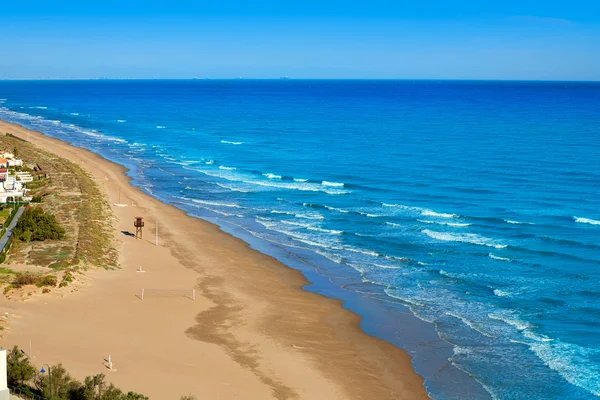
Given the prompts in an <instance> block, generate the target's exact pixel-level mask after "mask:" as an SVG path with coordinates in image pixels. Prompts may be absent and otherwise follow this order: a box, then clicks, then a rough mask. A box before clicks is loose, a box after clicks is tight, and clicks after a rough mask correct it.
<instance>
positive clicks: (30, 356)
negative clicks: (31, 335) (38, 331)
mask: <svg viewBox="0 0 600 400" xmlns="http://www.w3.org/2000/svg"><path fill="white" fill-rule="evenodd" d="M29 358H31V359H33V356H32V355H31V340H30V341H29Z"/></svg>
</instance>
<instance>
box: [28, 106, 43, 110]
mask: <svg viewBox="0 0 600 400" xmlns="http://www.w3.org/2000/svg"><path fill="white" fill-rule="evenodd" d="M27 108H30V109H34V110H47V109H48V107H46V106H33V107H27Z"/></svg>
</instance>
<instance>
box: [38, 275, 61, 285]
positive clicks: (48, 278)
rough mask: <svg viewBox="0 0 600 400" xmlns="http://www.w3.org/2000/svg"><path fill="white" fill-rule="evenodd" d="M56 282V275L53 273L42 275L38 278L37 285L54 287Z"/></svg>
mask: <svg viewBox="0 0 600 400" xmlns="http://www.w3.org/2000/svg"><path fill="white" fill-rule="evenodd" d="M56 283H57V279H56V276H54V275H44V276H41V277H40V278H39V279H38V282H37V285H38V286H39V287H42V286H52V287H55V286H56Z"/></svg>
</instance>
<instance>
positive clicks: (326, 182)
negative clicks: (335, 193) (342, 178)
mask: <svg viewBox="0 0 600 400" xmlns="http://www.w3.org/2000/svg"><path fill="white" fill-rule="evenodd" d="M321 185H323V186H332V187H344V184H343V183H340V182H328V181H323V182H321Z"/></svg>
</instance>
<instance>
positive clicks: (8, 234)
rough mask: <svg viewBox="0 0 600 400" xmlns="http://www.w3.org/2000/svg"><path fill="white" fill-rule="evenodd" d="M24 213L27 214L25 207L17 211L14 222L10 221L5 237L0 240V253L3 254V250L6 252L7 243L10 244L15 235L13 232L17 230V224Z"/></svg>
mask: <svg viewBox="0 0 600 400" xmlns="http://www.w3.org/2000/svg"><path fill="white" fill-rule="evenodd" d="M24 212H25V207H20V208H19V209H18V210H17V214H16V215H15V217H14V218H13V220H12V221H10V225H9V226H8V228H6V232H4V236H2V239H0V253H1V252H2V250H4V246H6V243H8V239H10V237H11V235H12V233H13V230H14V229H15V226H17V222H19V219H20V218H21V215H23V213H24Z"/></svg>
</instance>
